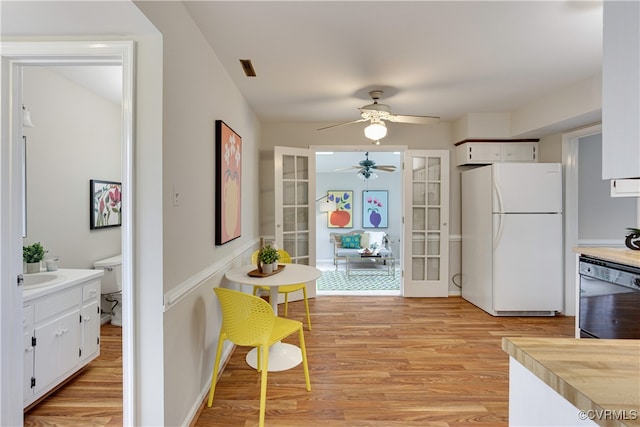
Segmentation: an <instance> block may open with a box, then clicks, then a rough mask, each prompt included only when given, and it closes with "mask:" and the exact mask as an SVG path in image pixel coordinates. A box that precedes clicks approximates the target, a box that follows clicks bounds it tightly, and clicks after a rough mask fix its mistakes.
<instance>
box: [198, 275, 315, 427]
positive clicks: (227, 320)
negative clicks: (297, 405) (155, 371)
mask: <svg viewBox="0 0 640 427" xmlns="http://www.w3.org/2000/svg"><path fill="white" fill-rule="evenodd" d="M214 292H215V293H216V295H217V296H218V301H219V302H220V307H221V308H222V327H221V328H220V336H219V338H218V349H217V351H216V361H215V362H214V365H213V374H212V376H211V389H210V390H209V401H208V402H207V406H208V407H211V405H212V404H213V394H214V392H215V388H216V380H217V378H218V368H219V366H220V356H221V354H222V344H223V342H224V340H226V339H227V340H229V341H231V342H232V343H234V344H236V345H239V346H249V347H257V351H258V371H262V377H261V380H260V424H259V425H260V427H263V426H264V414H265V406H266V397H267V371H268V369H267V367H268V366H269V347H271V345H272V344H274V343H276V342H278V341H280V340H282V339H283V338H286V337H288V336H289V335H291V334H294V333H295V332H298V334H299V336H300V350H301V351H302V366H303V367H304V379H305V382H306V385H307V391H311V381H310V379H309V365H308V364H307V350H306V347H305V345H304V334H303V332H302V322H299V321H297V320H289V319H284V318H282V317H277V316H276V315H275V314H274V313H273V309H272V308H271V306H270V305H269V303H267V302H266V301H265V300H263V299H262V298H258V297H256V296H254V295H249V294H245V293H243V292H238V291H234V290H231V289H224V288H214ZM260 353H262V357H260ZM260 359H262V364H260V362H261V361H260Z"/></svg>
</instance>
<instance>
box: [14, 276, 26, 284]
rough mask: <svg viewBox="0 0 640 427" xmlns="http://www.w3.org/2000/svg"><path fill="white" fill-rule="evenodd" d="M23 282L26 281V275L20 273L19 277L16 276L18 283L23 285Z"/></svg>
mask: <svg viewBox="0 0 640 427" xmlns="http://www.w3.org/2000/svg"><path fill="white" fill-rule="evenodd" d="M23 283H24V277H23V276H22V274H18V277H16V285H17V286H22V285H23Z"/></svg>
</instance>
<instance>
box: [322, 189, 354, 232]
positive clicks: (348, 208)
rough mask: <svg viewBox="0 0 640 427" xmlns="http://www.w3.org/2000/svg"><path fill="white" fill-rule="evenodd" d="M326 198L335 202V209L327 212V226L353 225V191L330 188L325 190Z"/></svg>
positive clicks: (343, 226) (346, 226) (342, 226)
mask: <svg viewBox="0 0 640 427" xmlns="http://www.w3.org/2000/svg"><path fill="white" fill-rule="evenodd" d="M327 199H329V201H330V202H335V204H336V210H335V211H333V212H328V215H327V227H329V228H352V227H353V191H351V190H330V191H327Z"/></svg>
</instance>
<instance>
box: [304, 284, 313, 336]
mask: <svg viewBox="0 0 640 427" xmlns="http://www.w3.org/2000/svg"><path fill="white" fill-rule="evenodd" d="M302 296H303V297H304V308H305V309H306V310H307V327H308V328H309V330H311V314H310V313H309V300H308V299H307V287H306V286H304V287H303V288H302Z"/></svg>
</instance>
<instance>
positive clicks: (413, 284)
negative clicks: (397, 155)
mask: <svg viewBox="0 0 640 427" xmlns="http://www.w3.org/2000/svg"><path fill="white" fill-rule="evenodd" d="M403 173H404V177H403V178H404V218H405V221H404V246H403V247H404V254H403V255H404V256H403V277H404V280H403V288H402V295H403V296H405V297H446V296H448V295H449V289H448V288H449V282H448V276H449V151H448V150H409V151H406V152H405V157H404V171H403Z"/></svg>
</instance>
